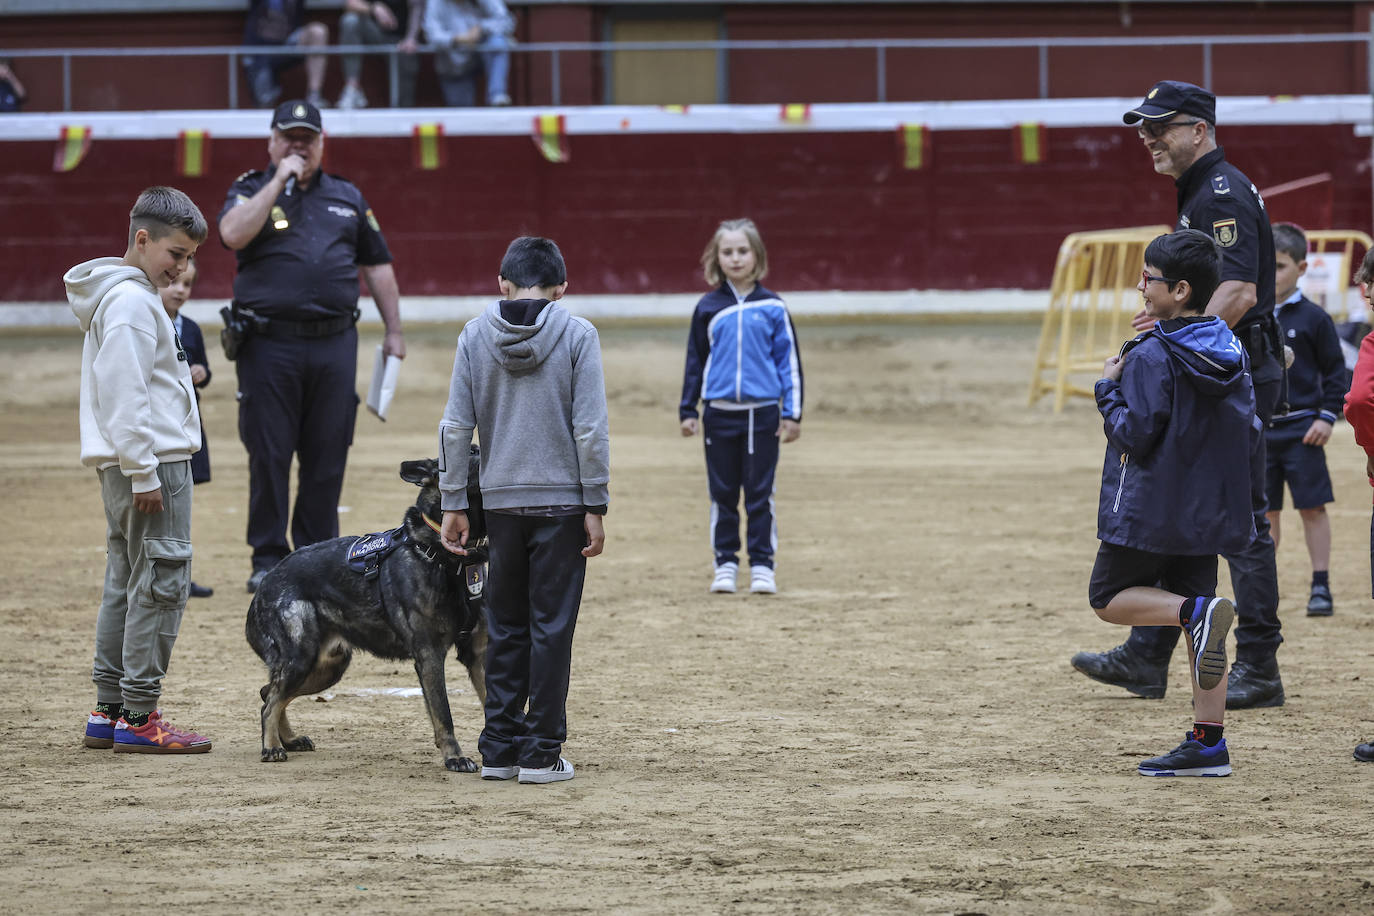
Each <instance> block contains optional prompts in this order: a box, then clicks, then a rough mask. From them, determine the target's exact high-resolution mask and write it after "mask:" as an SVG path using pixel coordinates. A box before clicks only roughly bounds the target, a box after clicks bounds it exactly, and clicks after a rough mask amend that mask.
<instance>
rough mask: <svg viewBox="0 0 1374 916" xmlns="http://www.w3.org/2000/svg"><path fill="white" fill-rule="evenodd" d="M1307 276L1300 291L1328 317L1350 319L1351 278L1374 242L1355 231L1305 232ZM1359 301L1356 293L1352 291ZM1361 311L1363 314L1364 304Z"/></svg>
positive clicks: (1340, 319)
mask: <svg viewBox="0 0 1374 916" xmlns="http://www.w3.org/2000/svg"><path fill="white" fill-rule="evenodd" d="M1307 247H1308V251H1309V254H1308V257H1307V276H1305V277H1304V278H1303V281H1302V287H1303V290H1304V292H1306V293H1307V298H1309V299H1311V300H1312V301H1313V302H1315V303H1317V304H1318V305H1320V306H1321V307H1322V308H1324V309H1326V310H1327V311H1328V312H1330V313H1331V317H1332V318H1334V319H1335V320H1336V321H1346V320H1348V319H1349V317H1350V299H1351V295H1350V291H1351V290H1352V289H1353V288H1354V287H1353V285H1352V284H1351V282H1350V278H1351V277H1352V276H1354V274H1355V271H1356V270H1358V269H1359V267H1360V261H1362V260H1363V259H1364V254H1365V252H1366V251H1368V250H1369V249H1370V248H1374V238H1370V236H1369V235H1368V234H1367V233H1364V232H1360V231H1359V230H1357V229H1312V230H1308V231H1307ZM1355 298H1356V299H1357V301H1358V298H1359V291H1358V290H1356V291H1355ZM1360 305H1361V307H1360V311H1362V312H1363V311H1364V308H1363V303H1361V304H1360Z"/></svg>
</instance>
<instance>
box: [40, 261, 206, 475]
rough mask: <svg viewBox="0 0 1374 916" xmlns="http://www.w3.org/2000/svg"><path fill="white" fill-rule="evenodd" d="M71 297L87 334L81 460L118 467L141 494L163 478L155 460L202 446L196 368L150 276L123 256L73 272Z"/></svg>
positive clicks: (183, 455)
mask: <svg viewBox="0 0 1374 916" xmlns="http://www.w3.org/2000/svg"><path fill="white" fill-rule="evenodd" d="M62 282H63V283H65V284H66V286H67V299H68V301H70V302H71V304H72V311H73V312H75V313H76V320H77V321H79V322H80V323H81V330H83V331H85V332H86V343H85V345H84V347H83V348H82V351H81V463H82V464H84V465H86V466H88V467H92V466H93V467H98V468H108V467H114V466H115V465H118V466H119V468H120V470H121V471H123V472H124V474H125V476H127V477H129V478H130V480H131V481H132V484H133V491H134V492H135V493H148V492H151V491H153V490H156V489H157V488H158V487H159V486H161V484H160V483H159V481H158V477H157V466H158V464H160V463H162V462H172V461H185V460H187V459H189V458H190V457H191V454H192V453H193V452H198V451H200V412H199V410H198V409H197V407H196V395H195V388H194V387H193V386H192V384H191V369H190V365H189V361H188V360H187V359H186V355H185V351H184V350H182V347H181V341H180V339H178V337H177V333H176V329H175V328H174V327H173V326H172V319H171V318H170V317H169V316H168V315H167V311H166V309H164V308H163V307H162V299H161V298H160V297H159V296H158V293H157V289H156V287H154V286H153V284H152V282H151V281H149V279H148V277H147V275H146V274H144V273H143V271H141V270H139V269H138V268H137V267H130V266H129V265H127V264H124V263H123V262H122V261H121V260H120V259H119V258H96V259H95V260H93V261H86V262H85V263H84V264H78V265H76V266H75V267H73V268H72V269H71V270H69V271H67V273H66V276H64V277H63V278H62Z"/></svg>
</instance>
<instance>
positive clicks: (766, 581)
mask: <svg viewBox="0 0 1374 916" xmlns="http://www.w3.org/2000/svg"><path fill="white" fill-rule="evenodd" d="M749 591H751V592H753V593H754V594H755V595H776V594H777V593H778V580H777V579H776V578H774V576H773V570H772V569H770V568H769V567H767V566H751V567H750V568H749Z"/></svg>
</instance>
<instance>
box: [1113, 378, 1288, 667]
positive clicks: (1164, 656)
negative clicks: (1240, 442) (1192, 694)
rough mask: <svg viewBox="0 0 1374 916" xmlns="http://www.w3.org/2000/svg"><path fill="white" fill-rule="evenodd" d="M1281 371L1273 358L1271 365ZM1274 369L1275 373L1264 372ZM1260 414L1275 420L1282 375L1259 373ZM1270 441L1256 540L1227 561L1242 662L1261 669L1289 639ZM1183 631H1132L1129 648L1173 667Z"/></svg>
mask: <svg viewBox="0 0 1374 916" xmlns="http://www.w3.org/2000/svg"><path fill="white" fill-rule="evenodd" d="M1269 362H1270V363H1271V364H1273V367H1275V368H1276V367H1277V363H1274V361H1273V360H1272V358H1271V359H1270V360H1269ZM1264 368H1269V367H1264ZM1254 378H1255V413H1256V414H1257V415H1258V416H1259V418H1260V422H1261V423H1263V424H1264V426H1265V428H1266V429H1267V428H1268V427H1269V421H1270V419H1271V418H1272V417H1273V416H1274V407H1275V405H1276V404H1277V403H1278V399H1279V390H1280V388H1281V385H1282V378H1283V377H1282V375H1281V374H1275V373H1274V372H1272V371H1269V372H1265V371H1261V372H1256V373H1255V374H1254ZM1264 469H1265V454H1264V438H1263V437H1262V436H1261V437H1260V443H1259V449H1258V456H1257V458H1256V459H1255V460H1252V461H1251V464H1250V502H1251V509H1252V511H1253V513H1254V517H1255V539H1254V540H1252V541H1251V542H1250V544H1249V546H1247V547H1246V548H1245V549H1244V550H1243V551H1241V552H1240V553H1236V554H1231V555H1228V556H1227V557H1226V562H1227V563H1229V564H1230V565H1231V588H1232V589H1233V590H1234V595H1235V602H1236V617H1237V621H1238V622H1237V624H1236V660H1237V661H1241V660H1244V661H1247V662H1252V663H1257V664H1264V663H1267V662H1270V661H1272V660H1273V658H1274V654H1275V653H1276V652H1277V651H1278V648H1279V643H1281V642H1283V636H1281V635H1280V633H1279V575H1278V569H1277V567H1276V565H1275V560H1274V539H1273V538H1272V537H1271V536H1270V535H1269V517H1268V516H1267V515H1266V514H1265V513H1266V512H1267V511H1268V508H1269V498H1268V496H1267V494H1266V493H1265V486H1264V484H1265V474H1264ZM1182 634H1183V631H1182V630H1181V629H1179V628H1178V627H1132V628H1131V635H1130V637H1129V638H1128V639H1127V640H1126V645H1127V646H1128V647H1130V649H1131V650H1133V651H1134V652H1135V653H1136V654H1137V655H1139V656H1141V657H1142V658H1147V659H1150V660H1153V661H1157V662H1167V661H1168V660H1169V657H1170V656H1171V655H1172V654H1173V651H1174V646H1176V645H1178V640H1179V637H1180V636H1181V635H1182Z"/></svg>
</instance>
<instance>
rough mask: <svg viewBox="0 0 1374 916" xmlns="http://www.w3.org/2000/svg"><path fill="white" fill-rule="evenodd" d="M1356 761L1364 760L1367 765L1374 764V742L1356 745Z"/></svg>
mask: <svg viewBox="0 0 1374 916" xmlns="http://www.w3.org/2000/svg"><path fill="white" fill-rule="evenodd" d="M1355 759H1356V760H1363V761H1364V762H1365V763H1374V741H1370V742H1369V743H1368V744H1357V745H1355Z"/></svg>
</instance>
